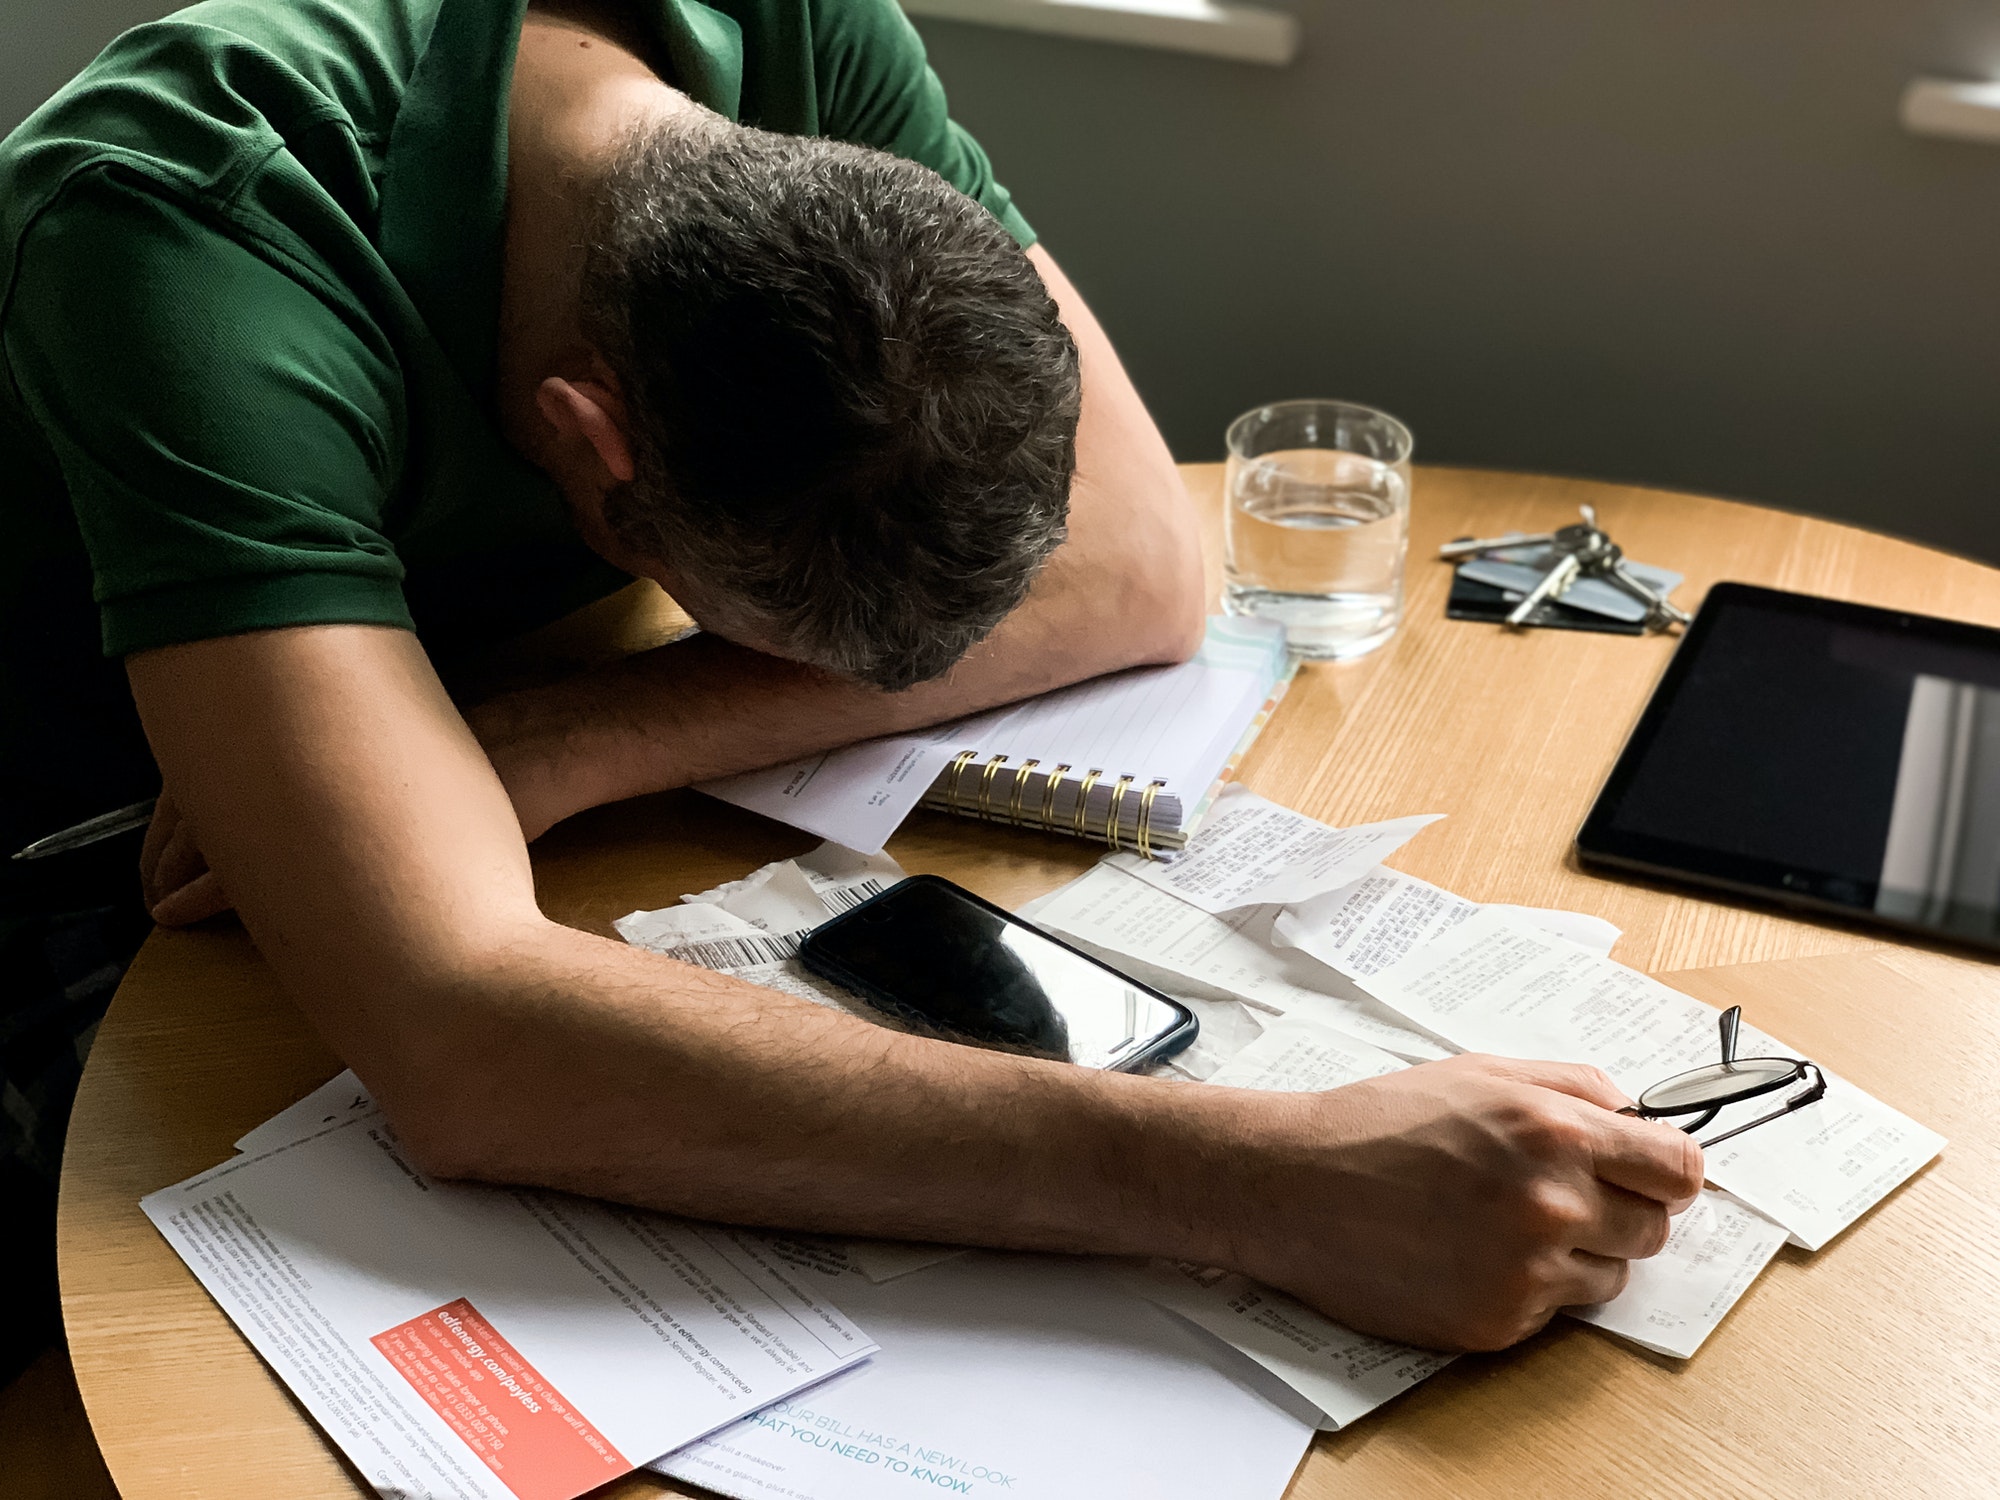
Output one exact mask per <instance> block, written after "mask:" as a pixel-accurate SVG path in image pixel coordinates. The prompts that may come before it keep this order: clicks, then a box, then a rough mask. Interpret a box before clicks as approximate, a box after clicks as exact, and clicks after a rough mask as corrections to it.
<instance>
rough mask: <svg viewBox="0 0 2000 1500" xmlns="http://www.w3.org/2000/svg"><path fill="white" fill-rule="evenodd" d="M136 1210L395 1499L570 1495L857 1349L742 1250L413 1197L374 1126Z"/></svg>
mask: <svg viewBox="0 0 2000 1500" xmlns="http://www.w3.org/2000/svg"><path fill="white" fill-rule="evenodd" d="M306 1123H307V1126H308V1128H309V1129H310V1128H312V1122H310V1121H308V1122H306ZM141 1206H142V1207H143V1208H144V1210H145V1212H146V1214H147V1216H148V1217H149V1218H150V1219H151V1220H152V1221H153V1224H154V1226H155V1227H156V1228H158V1230H159V1231H160V1233H161V1235H162V1236H164V1237H165V1238H166V1240H167V1242H168V1243H169V1244H171V1245H172V1246H173V1247H174V1249H175V1250H176V1251H177V1252H178V1253H179V1254H180V1256H181V1258H182V1259H183V1260H185V1261H186V1262H187V1264H188V1267H189V1269H190V1270H192V1271H193V1272H194V1273H195V1275H196V1276H197V1277H198V1278H199V1279H200V1281H201V1283H202V1285H203V1286H204V1287H206V1288H207V1290H208V1292H209V1294H210V1295H211V1296H213V1297H214V1298H215V1300H216V1302H217V1303H218V1304H220V1305H221V1307H222V1309H223V1311H224V1312H226V1313H227V1314H228V1315H229V1317H230V1319H231V1321H232V1322H234V1323H235V1324H236V1326H237V1328H238V1329H239V1330H240V1331H241V1332H242V1333H243V1335H244V1337H245V1338H247V1339H248V1340H249V1341H250V1343H251V1344H252V1345H254V1346H255V1348H256V1350H257V1352H258V1353H259V1354H260V1355H262V1356H263V1358H264V1360H265V1362H266V1363H267V1364H269V1365H270V1366H271V1368H272V1369H273V1370H275V1371H276V1372H277V1373H278V1375H279V1376H280V1378H282V1379H283V1380H284V1382H285V1384H286V1385H287V1386H288V1387H289V1388H290V1389H291V1391H292V1393H293V1395H294V1396H296V1397H297V1398H298V1400H299V1401H300V1402H301V1403H302V1404H303V1405H304V1406H305V1407H306V1409H307V1410H308V1411H310V1412H311V1413H312V1415H313V1417H314V1419H315V1420H316V1421H317V1422H318V1423H319V1424H320V1426H321V1427H322V1428H324V1429H325V1430H326V1432H327V1433H328V1435H329V1436H331V1437H332V1438H333V1440H334V1441H335V1442H336V1443H337V1444H338V1445H339V1446H340V1448H341V1451H342V1452H344V1453H345V1454H346V1455H347V1457H348V1458H349V1460H350V1461H352V1462H353V1464H354V1465H355V1467H356V1468H357V1469H358V1470H359V1471H360V1472H361V1473H362V1474H363V1475H364V1476H365V1477H366V1478H367V1479H368V1481H369V1482H370V1483H371V1484H373V1485H374V1486H375V1487H376V1488H377V1489H378V1490H380V1491H381V1492H382V1493H383V1494H384V1495H387V1496H396V1497H399V1500H415V1497H432V1496H436V1497H445V1496H451V1497H455V1500H463V1497H476V1500H570V1497H572V1496H575V1495H578V1494H580V1493H582V1492H583V1491H585V1490H589V1489H594V1488H596V1487H597V1486H599V1485H601V1484H603V1483H605V1482H606V1481H608V1480H610V1479H614V1478H616V1477H617V1476H618V1475H620V1474H622V1473H624V1472H626V1471H627V1470H629V1469H631V1468H632V1467H634V1466H635V1464H637V1463H639V1462H643V1461H644V1459H645V1456H646V1455H649V1454H654V1453H658V1452H661V1451H664V1450H666V1449H669V1448H674V1447H678V1446H681V1445H683V1444H685V1443H687V1442H689V1441H691V1440H693V1439H694V1438H696V1437H698V1436H700V1435H702V1434H704V1433H707V1432H710V1431H713V1430H714V1429H715V1428H717V1427H719V1426H722V1425H724V1424H727V1423H730V1422H733V1421H735V1420H737V1419H738V1418H740V1417H741V1416H743V1415H745V1414H747V1413H749V1412H751V1411H755V1410H757V1409H758V1408H759V1407H762V1406H764V1405H766V1404H768V1403H769V1402H771V1401H774V1400H778V1399H780V1398H782V1397H784V1396H787V1395H790V1394H791V1393H793V1392H795V1391H798V1390H801V1389H803V1388H804V1387H806V1386H808V1385H811V1384H813V1383H815V1382H817V1381H819V1380H821V1379H823V1378H824V1377H826V1376H827V1375H830V1374H832V1373H834V1372H835V1371H838V1370H841V1369H843V1368H845V1367H847V1366H848V1365H850V1364H853V1363H855V1362H856V1361H858V1360H861V1359H863V1358H865V1357H866V1356H867V1355H868V1354H869V1353H871V1352H872V1351H873V1349H874V1344H873V1343H872V1342H871V1341H870V1340H869V1338H868V1337H867V1335H865V1334H863V1333H862V1332H861V1331H860V1330H859V1329H858V1328H856V1327H855V1326H854V1325H853V1324H852V1323H850V1322H849V1321H848V1320H847V1319H846V1318H845V1317H843V1316H842V1315H841V1314H840V1312H839V1311H838V1310H836V1309H835V1308H834V1307H832V1306H831V1305H829V1304H828V1303H826V1302H824V1301H821V1300H818V1299H817V1298H816V1297H815V1296H813V1295H812V1294H810V1293H809V1292H807V1291H804V1290H802V1289H801V1286H800V1284H799V1278H798V1277H797V1276H796V1274H795V1273H793V1272H791V1270H790V1268H789V1267H786V1266H784V1265H783V1264H781V1263H774V1262H773V1261H772V1259H771V1257H770V1254H769V1251H768V1249H767V1248H766V1247H765V1246H763V1245H761V1244H760V1243H759V1242H758V1241H757V1240H756V1238H755V1237H754V1236H747V1235H742V1234H739V1233H736V1232H734V1231H731V1230H727V1229H722V1228H718V1227H716V1226H712V1225H699V1224H691V1223H688V1222H686V1221H684V1220H678V1219H672V1218H669V1217H667V1216H666V1215H662V1214H648V1213H643V1212H640V1211H638V1210H632V1209H623V1208H618V1207H615V1206H613V1205H610V1204H602V1203H596V1202H593V1201H591V1200H587V1199H579V1198H571V1197H568V1196H565V1195H562V1194H553V1193H538V1192H532V1191H526V1190H506V1189H500V1188H487V1187H478V1186H472V1185H468V1184H462V1183H448V1182H439V1181H434V1180H432V1179H430V1178H428V1177H426V1176H424V1175H423V1174H422V1173H421V1172H419V1171H417V1170H416V1168H415V1167H413V1166H412V1165H411V1164H410V1162H409V1161H408V1159H407V1158H406V1157H405V1156H404V1154H403V1152H402V1150H401V1148H400V1145H399V1143H398V1142H397V1140H396V1138H395V1136H394V1134H393V1133H392V1132H391V1131H390V1129H389V1127H388V1125H387V1123H386V1122H385V1121H384V1120H383V1119H382V1117H381V1115H380V1114H379V1113H376V1112H373V1111H369V1112H364V1113H361V1114H356V1115H351V1116H350V1117H349V1118H346V1119H342V1120H340V1121H338V1122H336V1123H334V1124H331V1125H328V1126H326V1127H325V1128H320V1129H314V1130H313V1133H312V1134H309V1135H307V1136H306V1137H304V1138H303V1139H300V1140H296V1141H293V1142H291V1143H289V1144H286V1145H282V1146H279V1147H276V1148H274V1149H271V1150H267V1151H259V1152H254V1153H246V1154H244V1155H242V1156H238V1157H235V1158H233V1159H232V1160H230V1161H228V1162H225V1163H224V1164H223V1165H221V1166H219V1167H217V1168H215V1169H213V1170H212V1171H208V1172H204V1173H202V1174H200V1175H199V1176H197V1177H194V1178H191V1179H190V1180H188V1181H187V1182H184V1183H181V1184H179V1185H177V1186H175V1187H171V1188H166V1189H163V1190H162V1191H160V1192H158V1193H154V1194H152V1195H151V1196H149V1197H148V1198H146V1199H145V1200H143V1202H142V1204H141Z"/></svg>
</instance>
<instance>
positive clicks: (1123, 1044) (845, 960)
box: [799, 875, 1199, 1073]
mask: <svg viewBox="0 0 2000 1500" xmlns="http://www.w3.org/2000/svg"><path fill="white" fill-rule="evenodd" d="M799 958H800V960H801V961H802V962H803V963H804V964H805V966H806V967H807V968H808V969H810V970H812V972H813V973H815V974H818V975H820V976H822V977H823V978H826V979H830V980H832V981H833V982H834V983H835V984H838V985H841V986H843V987H844V988H846V989H849V990H851V991H853V992H854V993H855V994H857V995H859V996H860V997H861V998H862V999H864V1000H866V1001H867V1002H868V1003H869V1004H871V1005H873V1006H875V1007H876V1008H877V1009H879V1010H882V1011H885V1012H887V1013H888V1014H889V1015H892V1016H895V1017H898V1018H899V1019H902V1020H906V1021H909V1022H912V1023H914V1024H916V1025H917V1026H919V1027H921V1028H923V1029H925V1030H928V1031H931V1032H934V1033H936V1034H938V1035H940V1036H943V1037H946V1038H948V1039H950V1040H952V1041H962V1042H969V1043H972V1044H974V1045H977V1046H985V1047H998V1048H1002V1049H1004V1050H1006V1051H1009V1052H1021V1053H1026V1054H1028V1055H1030V1056H1034V1057H1047V1058H1053V1059H1055V1060H1056V1061H1058V1062H1072V1063H1076V1064H1077V1065H1078V1066H1080V1067H1085V1068H1107V1069H1110V1070H1111V1071H1113V1072H1119V1073H1131V1072H1136V1071H1138V1070H1139V1069H1140V1068H1143V1067H1145V1066H1146V1065H1147V1064H1149V1063H1156V1062H1159V1061H1161V1060H1163V1059H1165V1058H1169V1057H1172V1056H1173V1055H1174V1054H1175V1053H1176V1052H1178V1051H1180V1050H1181V1049H1182V1048H1183V1047H1185V1046H1187V1044H1188V1043H1189V1042H1192V1041H1193V1040H1194V1038H1195V1033H1196V1031H1197V1030H1198V1029H1199V1026H1198V1023H1197V1022H1196V1021H1195V1018H1194V1015H1193V1013H1192V1012H1191V1011H1189V1010H1188V1008H1187V1007H1186V1006H1185V1005H1182V1004H1181V1003H1180V1002H1179V1001H1176V1000H1170V999H1168V998H1167V997H1166V996H1165V995H1162V994H1161V993H1160V992H1159V991H1158V990H1155V989H1151V988H1148V987H1147V986H1146V985H1143V984H1141V983H1139V982H1138V981H1137V980H1136V979H1131V978H1128V977H1127V976H1125V975H1123V974H1121V973H1119V972H1118V971H1117V970H1116V969H1114V968H1112V967H1111V966H1110V965H1109V964H1103V963H1099V962H1098V961H1097V960H1096V959H1094V958H1092V957H1091V956H1090V955H1089V954H1087V953H1083V952H1080V951H1079V950H1077V949H1075V948H1072V947H1071V946H1070V945H1069V944H1068V943H1065V942H1063V941H1061V940H1060V939H1058V938H1053V937H1050V936H1049V935H1048V934H1047V933H1046V932H1043V931H1042V930H1041V929H1040V928H1038V927H1035V926H1033V925H1031V924H1030V923H1027V922H1024V921H1022V920H1021V919H1020V918H1019V917H1017V916H1015V915H1014V914H1013V913H1012V912H1007V911H1002V910H1001V909H1000V908H999V907H997V906H995V905H993V903H992V902H990V901H982V900H980V899H979V897H977V896H975V895H973V894H972V892H970V891H968V890H966V889H965V888H964V887H962V886H957V885H953V884H952V883H951V882H950V881H949V880H944V879H940V878H939V877H938V876H936V875H913V876H911V877H910V878H909V879H907V880H901V881H898V882H897V883H896V884H895V885H892V886H890V887H889V889H888V890H886V891H884V892H882V893H881V894H880V895H879V896H873V897H871V898H869V899H868V900H867V901H864V902H862V903H861V905H859V906H857V907H855V908H854V909H853V910H852V911H846V912H842V913H841V914H840V915H839V916H837V917H835V918H834V919H833V920H832V921H830V922H827V923H824V924H822V925H821V926H819V927H816V928H814V929H813V931H812V932H811V933H809V934H808V935H807V936H806V939H805V941H804V942H803V943H802V944H800V946H799Z"/></svg>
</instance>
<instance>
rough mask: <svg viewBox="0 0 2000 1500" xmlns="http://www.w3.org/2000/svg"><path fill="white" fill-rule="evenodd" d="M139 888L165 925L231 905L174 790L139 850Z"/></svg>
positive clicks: (163, 797)
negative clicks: (175, 799)
mask: <svg viewBox="0 0 2000 1500" xmlns="http://www.w3.org/2000/svg"><path fill="white" fill-rule="evenodd" d="M139 888H140V890H141V891H142V892H143V894H144V896H145V901H146V910H147V911H149V912H150V913H152V917H153V920H154V921H155V922H158V923H159V924H160V925H161V926H162V927H186V926H188V925H189V924H190V923H193V922H205V921H207V920H208V919H209V918H210V917H213V916H218V915H220V914H221V913H223V912H226V911H228V910H229V898H228V897H227V896H225V895H224V894H223V893H222V882H221V881H219V880H217V879H216V878H215V872H214V871H213V870H211V869H209V867H208V861H207V860H205V859H203V858H202V855H201V849H200V848H199V847H198V846H197V845H196V843H195V839H194V829H193V827H192V826H191V825H190V824H189V823H188V820H187V819H186V818H184V817H182V816H181V809H180V804H179V803H177V802H175V801H174V794H173V793H172V792H168V791H162V792H161V793H160V799H159V801H158V802H157V803H155V804H154V806H153V821H152V822H151V823H149V824H147V825H146V842H145V845H144V846H143V847H142V848H141V849H140V851H139Z"/></svg>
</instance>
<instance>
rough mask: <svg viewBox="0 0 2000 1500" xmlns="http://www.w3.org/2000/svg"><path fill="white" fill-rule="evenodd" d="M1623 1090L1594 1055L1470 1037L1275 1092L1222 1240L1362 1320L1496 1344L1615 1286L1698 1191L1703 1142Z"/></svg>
mask: <svg viewBox="0 0 2000 1500" xmlns="http://www.w3.org/2000/svg"><path fill="white" fill-rule="evenodd" d="M1629 1102H1630V1101H1629V1100H1627V1099H1625V1098H1624V1097H1623V1096H1622V1095H1621V1094H1620V1093H1619V1092H1618V1090H1617V1089H1616V1088H1614V1087H1613V1086H1612V1084H1611V1081H1610V1080H1609V1079H1608V1078H1606V1077H1605V1075H1604V1074H1603V1073H1601V1072H1599V1071H1598V1070H1597V1069H1595V1068H1588V1067H1579V1066H1575V1065H1572V1064H1568V1063H1551V1062H1517V1061H1514V1060H1512V1059H1508V1058H1499V1057H1482V1056H1465V1057H1455V1058H1451V1059H1449V1060H1447V1061H1444V1062H1436V1063H1427V1064H1424V1065H1423V1066H1421V1067H1415V1068H1410V1069H1408V1070H1406V1071H1402V1072H1397V1073H1391V1074H1388V1075H1386V1076H1385V1077H1381V1078H1374V1079H1369V1080H1367V1081H1365V1082H1362V1083H1356V1084H1351V1085H1349V1086H1348V1087H1346V1088H1342V1089H1336V1090H1334V1091H1332V1092H1329V1093H1322V1094H1289V1095H1285V1096H1282V1101H1280V1100H1279V1099H1277V1098H1273V1100H1272V1103H1273V1105H1274V1106H1275V1108H1276V1110H1277V1111H1278V1114H1277V1134H1278V1139H1279V1142H1280V1144H1278V1145H1277V1146H1276V1148H1275V1149H1273V1150H1269V1151H1254V1150H1253V1152H1252V1153H1251V1154H1250V1161H1249V1162H1248V1163H1247V1164H1246V1170H1245V1171H1244V1172H1243V1174H1242V1177H1241V1179H1240V1181H1241V1186H1242V1189H1243V1191H1244V1192H1245V1193H1247V1194H1249V1195H1250V1196H1249V1198H1248V1200H1247V1201H1243V1200H1238V1201H1237V1202H1235V1203H1233V1204H1231V1205H1229V1206H1230V1207H1231V1208H1233V1209H1236V1210H1237V1211H1238V1212H1239V1213H1240V1220H1239V1222H1240V1225H1241V1228H1240V1230H1238V1231H1237V1233H1238V1234H1239V1235H1240V1236H1241V1238H1240V1240H1239V1241H1238V1245H1237V1248H1236V1251H1235V1254H1234V1255H1233V1256H1232V1259H1233V1261H1234V1263H1235V1264H1236V1265H1237V1266H1238V1267H1239V1268H1240V1269H1242V1270H1244V1271H1246V1272H1249V1273H1250V1274H1252V1275H1255V1276H1257V1277H1258V1278H1260V1279H1261V1280H1264V1281H1267V1282H1269V1283H1271V1284H1273V1285H1276V1286H1280V1287H1283V1288H1284V1289H1285V1290H1287V1291H1289V1292H1292V1293H1293V1294H1294V1295H1296V1296H1299V1297H1301V1298H1303V1299H1304V1300H1305V1301H1307V1302H1309V1303H1311V1304H1312V1305H1314V1306H1315V1307H1318V1308H1320V1309H1321V1310H1323V1311H1325V1312H1326V1313H1327V1314H1328V1315H1329V1316H1332V1317H1334V1318H1337V1319H1339V1320H1340V1321H1342V1322H1344V1323H1347V1324H1350V1325H1352V1326H1354V1327H1356V1328H1360V1329H1364V1330H1366V1331H1368V1332H1370V1333H1376V1334H1380V1335H1383V1336H1385V1337H1389V1338H1396V1339H1401V1340H1404V1341H1406V1342H1409V1343H1414V1344H1422V1345H1426V1346H1428V1347H1431V1348H1444V1349H1498V1348H1503V1347H1505V1346H1506V1345H1508V1344H1512V1343H1515V1342H1517V1341H1518V1340H1520V1339H1523V1338H1526V1337H1527V1336H1528V1335H1529V1334H1531V1333H1534V1332H1535V1331H1536V1330H1537V1329H1539V1328H1541V1326H1542V1325H1543V1324H1545V1323H1546V1322H1548V1320H1549V1319H1550V1318H1551V1317H1552V1316H1554V1314H1555V1313H1556V1311H1557V1310H1558V1309H1559V1308H1563V1307H1571V1306H1576V1305H1579V1304H1586V1303H1594V1302H1604V1301H1608V1300H1609V1299H1610V1298H1612V1297H1615V1296H1617V1295H1618V1293H1619V1292H1621V1291H1622V1290H1624V1287H1625V1281H1626V1276H1627V1273H1628V1265H1627V1263H1628V1262H1630V1261H1633V1260H1641V1259H1644V1258H1646V1257H1648V1256H1652V1255H1657V1254H1658V1253H1659V1252H1660V1250H1661V1249H1662V1248H1664V1246H1665V1245H1666V1243H1667V1234H1668V1224H1667V1221H1668V1218H1669V1216H1670V1215H1672V1214H1676V1213H1679V1212H1680V1211H1681V1210H1682V1209H1684V1208H1686V1207H1687V1206H1688V1205H1689V1204H1690V1203H1692V1202H1693V1201H1694V1198H1695V1195H1696V1194H1697V1193H1698V1192H1700V1190H1701V1184H1702V1154H1701V1148H1700V1146H1698V1145H1697V1144H1696V1143H1695V1142H1694V1140H1693V1139H1692V1138H1690V1137H1689V1136H1686V1135H1684V1134H1682V1133H1681V1132H1680V1131H1678V1130H1675V1129H1673V1128H1672V1127H1671V1126H1668V1125H1662V1124H1658V1123H1656V1122H1652V1121H1647V1120H1639V1119H1635V1118H1632V1117H1630V1116H1626V1115H1620V1114H1618V1113H1616V1111H1617V1110H1618V1109H1619V1108H1621V1107H1622V1106H1624V1105H1626V1104H1628V1103H1629ZM1257 1134H1258V1135H1262V1134H1263V1132H1262V1131H1259V1132H1257ZM1264 1139H1265V1141H1266V1142H1267V1143H1269V1142H1270V1139H1271V1138H1270V1137H1269V1136H1265V1137H1264Z"/></svg>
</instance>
